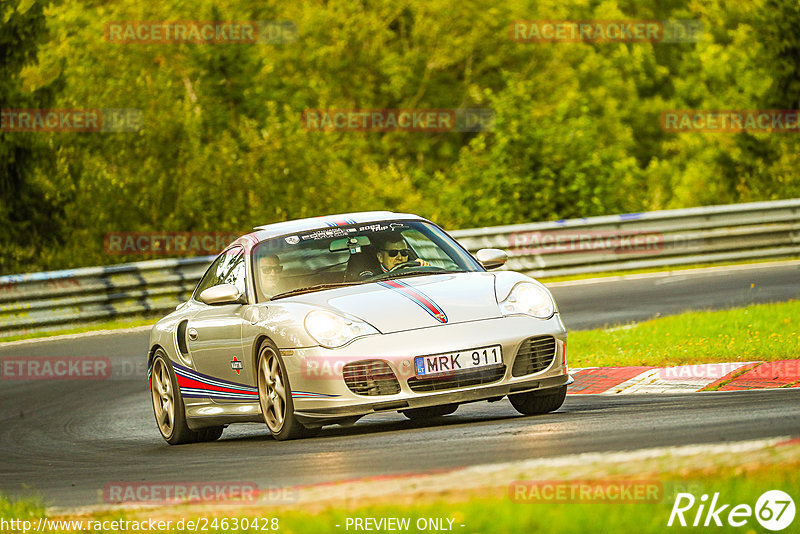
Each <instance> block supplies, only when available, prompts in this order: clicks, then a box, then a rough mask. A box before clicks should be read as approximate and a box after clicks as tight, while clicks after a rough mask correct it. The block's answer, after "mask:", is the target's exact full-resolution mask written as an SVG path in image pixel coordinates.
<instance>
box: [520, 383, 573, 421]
mask: <svg viewBox="0 0 800 534" xmlns="http://www.w3.org/2000/svg"><path fill="white" fill-rule="evenodd" d="M566 397H567V386H561V387H560V388H557V389H555V390H554V391H553V392H552V393H548V394H544V395H543V394H542V393H541V392H538V391H530V392H528V393H517V394H515V395H509V396H508V400H510V401H511V405H512V406H513V407H514V408H515V409H516V410H517V411H518V412H519V413H521V414H523V415H541V414H545V413H550V412H554V411H556V410H558V409H559V408H561V405H562V404H564V399H565V398H566Z"/></svg>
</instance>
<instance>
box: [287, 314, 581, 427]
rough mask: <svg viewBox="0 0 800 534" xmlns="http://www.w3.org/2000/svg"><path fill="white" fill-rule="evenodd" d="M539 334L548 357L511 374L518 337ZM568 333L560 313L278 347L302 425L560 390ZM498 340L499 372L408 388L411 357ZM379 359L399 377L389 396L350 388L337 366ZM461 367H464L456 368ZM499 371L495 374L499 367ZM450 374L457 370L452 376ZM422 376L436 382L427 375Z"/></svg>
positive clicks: (565, 380)
mask: <svg viewBox="0 0 800 534" xmlns="http://www.w3.org/2000/svg"><path fill="white" fill-rule="evenodd" d="M537 336H552V337H553V338H554V339H555V351H554V354H553V357H552V362H550V363H549V365H547V367H546V368H544V369H542V370H541V371H539V372H535V373H532V374H527V375H523V376H512V368H513V364H514V360H515V358H516V356H517V353H518V351H519V349H520V347H521V345H522V344H523V342H524V341H525V340H527V339H529V338H532V337H537ZM566 339H567V333H566V329H565V328H564V325H563V323H562V322H561V318H560V316H559V315H558V314H555V315H554V316H553V317H552V318H550V319H548V320H541V319H536V318H533V317H528V316H510V317H502V318H497V319H489V320H481V321H473V322H466V323H457V324H447V325H441V326H435V327H431V328H425V329H419V330H410V331H404V332H396V333H391V334H376V335H371V336H367V337H363V338H359V339H356V340H354V341H353V342H351V343H350V344H348V345H346V346H345V347H341V348H338V349H327V348H324V347H311V348H299V349H282V350H281V355H282V357H283V360H284V363H285V365H286V369H287V372H288V375H289V383H290V385H291V389H292V398H293V402H294V406H295V415H296V416H297V417H298V419H299V420H300V421H301V422H303V423H305V424H312V425H313V424H315V423H317V424H321V423H323V422H324V421H325V420H336V419H347V418H355V417H360V416H363V415H367V414H370V413H375V412H383V411H402V410H404V409H411V408H422V407H427V406H436V405H442V404H452V403H458V404H461V403H467V402H474V401H479V400H487V399H498V400H499V399H500V398H502V397H503V396H505V395H509V394H514V393H520V392H526V391H542V392H543V393H545V394H546V393H547V391H546V390H550V389H552V388H559V387H562V386H565V385H567V384H569V383H570V382H571V378H570V376H569V374H568V372H567V367H566V365H565V363H566V362H565V353H566ZM490 345H500V346H501V351H502V360H503V365H504V366H505V370H504V372H503V374H502V376H500V375H498V378H497V379H495V380H493V381H491V382H488V383H482V384H477V385H468V386H463V387H453V388H448V389H444V390H439V391H427V392H420V391H414V390H412V388H411V386H410V385H409V379H410V378H414V377H415V372H414V368H415V366H414V359H415V358H416V357H417V356H425V355H433V354H441V353H448V352H455V351H462V350H464V351H466V350H467V349H473V348H478V347H486V346H490ZM363 360H382V361H384V362H386V363H387V364H388V366H389V367H390V368H391V370H392V371H393V372H394V375H395V376H396V378H397V382H398V383H399V391H398V392H397V393H394V394H389V395H375V396H368V395H359V394H356V393H354V392H353V391H351V390H350V389H349V388H348V386H347V384H346V383H345V380H344V378H343V374H342V370H343V369H344V367H345V365H347V364H348V363H351V362H357V361H363ZM458 372H463V371H457V372H456V373H458ZM497 372H498V373H500V369H499V367H498V368H497ZM451 376H455V374H453V375H451ZM426 380H436V379H435V378H429V379H426Z"/></svg>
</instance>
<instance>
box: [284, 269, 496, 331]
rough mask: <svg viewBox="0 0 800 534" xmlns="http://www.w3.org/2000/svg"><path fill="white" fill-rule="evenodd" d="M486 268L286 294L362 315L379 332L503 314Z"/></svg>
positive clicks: (305, 301) (326, 306)
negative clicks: (483, 271) (479, 270)
mask: <svg viewBox="0 0 800 534" xmlns="http://www.w3.org/2000/svg"><path fill="white" fill-rule="evenodd" d="M494 280H495V277H494V275H493V274H491V273H481V272H474V273H450V274H436V275H426V276H409V277H404V278H397V279H392V280H384V281H380V282H371V283H368V284H359V285H356V286H350V287H343V288H337V289H332V290H327V291H318V292H316V293H306V294H304V295H297V296H295V297H289V298H288V299H287V300H292V301H294V302H301V303H304V304H309V305H313V306H317V307H321V308H327V309H330V310H333V311H338V312H342V313H345V314H349V315H353V316H355V317H357V318H359V319H362V320H364V321H366V322H368V323H370V324H371V325H372V326H374V327H375V328H377V329H378V330H379V331H380V332H382V333H384V334H388V333H391V332H400V331H403V330H413V329H417V328H428V327H432V326H441V325H444V324H451V323H463V322H468V321H478V320H481V319H493V318H499V317H502V315H501V313H500V309H499V307H498V305H497V299H496V297H495V288H494Z"/></svg>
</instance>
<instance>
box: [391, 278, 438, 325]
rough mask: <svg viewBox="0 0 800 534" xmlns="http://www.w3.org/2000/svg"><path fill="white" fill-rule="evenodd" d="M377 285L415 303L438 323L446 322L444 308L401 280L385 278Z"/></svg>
mask: <svg viewBox="0 0 800 534" xmlns="http://www.w3.org/2000/svg"><path fill="white" fill-rule="evenodd" d="M378 285H381V286H383V287H385V288H388V289H391V290H393V291H397V292H398V293H400V294H401V295H403V296H404V297H406V298H407V299H409V300H410V301H412V302H413V303H415V304H417V305H418V306H419V307H420V308H422V309H423V310H425V311H426V312H428V313H429V314H430V316H431V317H433V318H434V319H436V320H437V321H439V322H440V323H446V322H447V315H445V313H444V310H443V309H442V308H440V307H439V305H438V304H436V303H435V302H434V301H433V300H431V299H430V298H428V296H427V295H425V294H424V293H423V292H422V291H420V290H419V289H416V288H413V287H411V286H410V285H408V284H407V283H405V282H403V281H402V280H386V281H384V282H378Z"/></svg>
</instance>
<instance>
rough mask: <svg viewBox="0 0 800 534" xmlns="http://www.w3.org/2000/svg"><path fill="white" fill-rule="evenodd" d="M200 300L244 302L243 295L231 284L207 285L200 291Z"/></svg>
mask: <svg viewBox="0 0 800 534" xmlns="http://www.w3.org/2000/svg"><path fill="white" fill-rule="evenodd" d="M200 300H201V301H202V302H205V303H206V304H211V305H213V304H246V300H245V297H244V295H243V294H242V293H240V292H239V288H238V287H236V286H235V285H233V284H220V285H218V286H213V287H209V288H208V289H205V290H203V292H202V293H200Z"/></svg>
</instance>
